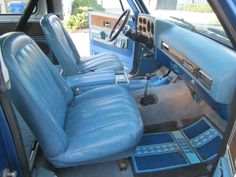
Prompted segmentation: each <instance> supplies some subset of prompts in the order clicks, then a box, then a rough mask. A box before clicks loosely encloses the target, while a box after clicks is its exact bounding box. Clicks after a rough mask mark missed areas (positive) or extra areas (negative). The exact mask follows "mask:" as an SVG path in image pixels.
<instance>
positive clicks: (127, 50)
mask: <svg viewBox="0 0 236 177" xmlns="http://www.w3.org/2000/svg"><path fill="white" fill-rule="evenodd" d="M118 18H119V15H115V14H110V13H103V12H96V11H89V33H90V53H91V55H94V54H98V53H101V52H108V51H110V52H114V53H115V54H117V55H118V57H119V58H120V60H121V62H122V63H123V65H124V67H125V71H126V72H130V71H131V70H132V67H133V61H134V50H135V42H133V41H132V40H130V39H128V38H127V37H126V36H124V35H123V34H120V35H119V36H118V38H117V39H116V40H115V41H113V42H111V43H110V42H108V38H109V34H110V32H111V29H112V27H113V26H114V25H115V22H116V21H117V19H118ZM129 24H130V25H131V26H132V25H133V24H132V21H131V20H130V21H129Z"/></svg>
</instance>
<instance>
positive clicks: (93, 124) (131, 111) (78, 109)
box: [0, 33, 143, 168]
mask: <svg viewBox="0 0 236 177" xmlns="http://www.w3.org/2000/svg"><path fill="white" fill-rule="evenodd" d="M0 45H1V51H2V56H3V59H4V62H5V64H6V67H7V68H8V71H9V76H10V81H11V92H10V95H11V97H12V101H13V103H14V105H15V106H16V109H17V110H18V111H19V113H20V114H21V115H22V117H23V118H24V120H25V121H26V123H27V124H28V126H29V128H30V129H31V131H32V132H33V134H34V136H35V137H36V139H37V140H38V142H39V144H40V146H41V148H42V150H43V152H44V155H45V156H46V158H47V159H48V160H49V161H50V162H51V163H52V164H53V165H54V166H55V167H58V168H60V167H72V166H77V165H84V164H91V163H97V162H104V161H109V160H117V159H121V158H125V157H128V156H130V155H131V154H132V152H133V150H134V148H135V146H136V145H137V143H138V142H139V141H140V138H141V137H142V133H143V123H142V120H141V116H140V113H139V111H138V108H137V105H136V103H135V101H134V100H133V99H132V97H130V96H129V94H128V92H126V91H125V90H124V89H123V88H121V87H119V86H116V85H112V86H105V87H100V88H96V89H92V90H89V91H87V92H83V93H82V94H80V95H78V96H74V95H73V92H72V90H71V88H70V87H69V86H68V85H67V84H66V82H65V80H64V78H63V77H62V76H61V75H60V74H59V73H58V72H57V70H56V68H55V67H54V66H53V65H52V64H51V63H50V61H49V59H48V58H47V57H46V56H45V54H44V53H43V52H42V51H41V50H40V48H39V47H38V46H37V44H36V43H35V42H34V41H33V40H32V39H31V38H29V37H28V36H26V35H25V34H23V33H8V34H5V35H3V36H2V37H1V38H0Z"/></svg>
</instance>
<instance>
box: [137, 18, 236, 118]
mask: <svg viewBox="0 0 236 177" xmlns="http://www.w3.org/2000/svg"><path fill="white" fill-rule="evenodd" d="M138 31H139V32H140V33H142V35H145V36H147V37H150V38H152V39H153V40H154V46H155V55H156V56H155V57H156V60H157V61H158V63H159V64H161V65H163V66H166V67H167V68H170V69H171V70H172V71H174V72H175V73H177V74H178V75H179V76H180V77H181V78H182V79H183V80H184V81H185V83H186V85H188V87H189V88H190V89H191V91H193V92H196V93H197V94H198V95H199V96H200V97H201V98H202V99H204V101H206V102H207V103H208V104H209V105H210V106H211V107H212V108H213V109H214V110H215V111H216V112H218V113H219V115H221V116H222V118H223V119H225V120H227V117H228V108H229V105H230V104H231V102H232V98H233V96H234V91H235V89H236V80H235V76H236V52H235V51H233V50H232V49H231V48H228V47H227V46H224V45H222V44H220V43H218V42H216V41H214V40H212V39H209V38H207V37H205V36H203V35H201V34H198V33H196V32H192V31H190V30H187V29H185V28H183V27H180V26H178V25H176V24H174V23H173V22H170V21H166V20H161V19H155V18H154V17H152V16H150V15H145V14H139V17H138Z"/></svg>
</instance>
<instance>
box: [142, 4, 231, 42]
mask: <svg viewBox="0 0 236 177" xmlns="http://www.w3.org/2000/svg"><path fill="white" fill-rule="evenodd" d="M143 2H144V4H145V5H146V7H147V9H148V10H149V12H150V14H151V15H153V16H155V17H157V18H161V19H165V20H169V21H172V22H174V23H176V24H178V25H179V26H182V27H184V28H188V29H191V30H192V31H195V32H198V33H200V34H203V35H206V36H208V37H210V38H213V39H214V40H217V41H220V42H222V43H225V44H227V45H230V46H231V43H230V40H229V39H228V37H227V35H226V33H225V31H224V29H223V27H222V26H221V24H220V22H219V21H218V19H217V17H216V15H215V14H214V12H213V10H212V8H211V7H210V5H209V4H208V2H207V0H143Z"/></svg>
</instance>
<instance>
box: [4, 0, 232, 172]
mask: <svg viewBox="0 0 236 177" xmlns="http://www.w3.org/2000/svg"><path fill="white" fill-rule="evenodd" d="M117 1H118V0H117ZM124 1H125V0H119V3H120V5H121V9H122V12H121V13H120V15H117V14H112V13H111V12H98V11H95V10H89V11H88V21H89V40H90V54H91V56H90V57H87V58H83V57H81V56H80V54H79V52H78V50H77V48H76V44H75V41H73V39H72V37H71V36H70V34H69V33H68V31H67V29H66V28H65V27H64V24H63V22H62V20H63V18H62V10H61V9H62V4H61V1H56V0H48V1H43V0H31V1H29V2H28V4H27V6H26V5H25V6H26V7H25V10H24V12H23V14H22V15H20V16H19V18H17V20H11V19H13V16H14V15H13V16H12V15H10V16H4V17H0V21H1V18H5V19H9V21H6V20H5V21H1V27H0V33H1V37H0V49H1V50H0V56H1V57H0V63H1V71H2V73H1V75H0V79H1V82H0V83H1V84H0V85H1V88H0V90H1V109H2V110H3V112H4V114H5V117H6V120H7V122H8V124H9V125H10V126H9V127H10V130H11V133H12V137H13V142H14V143H15V145H16V154H17V157H18V159H20V160H17V162H14V163H13V164H15V163H17V164H18V166H19V168H21V171H22V172H21V174H18V175H19V176H25V177H29V176H35V177H43V176H44V177H54V176H58V177H75V176H76V177H98V176H99V177H108V176H109V177H110V176H112V177H120V176H122V177H151V176H158V177H161V176H168V177H169V176H175V177H177V176H188V177H194V176H221V175H220V174H221V173H222V171H221V170H218V171H217V169H218V168H217V164H218V166H219V158H220V156H222V153H223V151H224V149H225V147H226V144H225V143H226V142H227V141H226V140H225V139H226V137H227V136H229V135H228V134H229V130H231V128H232V127H233V120H232V116H233V106H234V101H235V100H236V99H235V88H236V80H234V77H235V75H236V52H235V49H234V43H233V42H231V41H230V39H231V38H230V36H229V35H228V33H227V32H228V31H224V28H223V27H222V26H221V28H217V29H215V28H213V27H212V26H209V27H208V29H207V30H208V32H207V33H205V31H204V30H203V29H202V28H198V27H197V26H193V25H192V24H189V23H188V22H187V21H185V20H184V19H181V18H176V17H171V19H172V20H170V19H161V18H157V17H156V16H155V15H154V14H153V13H152V11H151V10H150V9H149V8H148V7H147V5H146V4H145V3H144V2H143V1H138V0H137V1H135V0H128V1H127V2H125V3H127V4H128V5H129V8H124ZM210 2H211V1H209V3H210ZM210 5H212V7H214V6H213V5H214V4H211V3H210ZM12 6H13V5H12ZM39 13H40V14H41V15H39ZM36 17H37V19H36ZM219 20H220V21H221V20H222V19H221V18H219ZM224 27H225V26H224ZM209 30H211V31H210V32H209ZM222 36H223V37H222ZM228 36H229V37H228ZM222 38H224V40H223V39H222ZM76 42H78V43H83V41H76ZM227 138H228V137H227ZM0 141H2V140H1V139H0ZM14 143H13V144H14ZM5 151H6V150H5ZM234 152H235V151H234ZM226 156H227V154H226ZM235 157H236V154H235ZM235 157H234V156H233V155H231V156H230V157H228V156H227V158H229V159H230V158H232V159H233V158H235ZM225 164H226V163H225ZM11 165H12V164H11ZM12 166H13V165H12Z"/></svg>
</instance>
